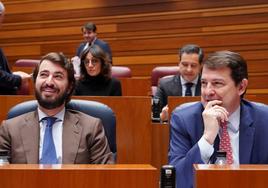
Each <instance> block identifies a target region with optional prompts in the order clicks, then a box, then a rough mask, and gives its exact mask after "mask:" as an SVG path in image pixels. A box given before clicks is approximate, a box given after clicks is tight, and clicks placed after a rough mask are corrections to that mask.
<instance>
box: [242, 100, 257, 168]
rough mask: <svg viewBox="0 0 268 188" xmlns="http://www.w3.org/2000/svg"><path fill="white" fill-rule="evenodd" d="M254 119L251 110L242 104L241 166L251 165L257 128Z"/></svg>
mask: <svg viewBox="0 0 268 188" xmlns="http://www.w3.org/2000/svg"><path fill="white" fill-rule="evenodd" d="M252 124H253V119H252V116H251V113H250V109H249V107H248V106H247V105H244V104H243V101H242V103H241V115H240V125H239V129H240V130H239V161H240V164H249V163H250V157H251V151H252V147H253V139H254V133H255V127H253V126H252Z"/></svg>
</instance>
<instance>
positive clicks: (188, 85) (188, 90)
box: [185, 82, 194, 96]
mask: <svg viewBox="0 0 268 188" xmlns="http://www.w3.org/2000/svg"><path fill="white" fill-rule="evenodd" d="M193 85H194V84H193V83H192V82H188V83H186V84H185V86H186V91H185V96H193V94H192V86H193Z"/></svg>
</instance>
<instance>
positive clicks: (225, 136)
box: [220, 122, 234, 164]
mask: <svg viewBox="0 0 268 188" xmlns="http://www.w3.org/2000/svg"><path fill="white" fill-rule="evenodd" d="M221 128H222V134H221V140H220V150H222V151H225V152H226V158H227V163H228V164H233V162H234V161H233V152H232V146H231V142H230V136H229V133H228V131H227V122H225V123H222V124H221Z"/></svg>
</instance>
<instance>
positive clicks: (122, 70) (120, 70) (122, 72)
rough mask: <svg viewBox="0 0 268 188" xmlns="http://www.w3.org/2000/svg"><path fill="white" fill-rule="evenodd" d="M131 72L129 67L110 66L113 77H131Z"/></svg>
mask: <svg viewBox="0 0 268 188" xmlns="http://www.w3.org/2000/svg"><path fill="white" fill-rule="evenodd" d="M131 76H132V73H131V70H130V68H129V67H126V66H112V77H115V78H131Z"/></svg>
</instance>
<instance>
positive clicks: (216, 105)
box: [205, 100, 229, 122]
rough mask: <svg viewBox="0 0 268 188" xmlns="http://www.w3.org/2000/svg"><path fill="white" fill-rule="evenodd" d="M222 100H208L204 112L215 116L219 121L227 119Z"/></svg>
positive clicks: (227, 115) (227, 113) (227, 114)
mask: <svg viewBox="0 0 268 188" xmlns="http://www.w3.org/2000/svg"><path fill="white" fill-rule="evenodd" d="M221 104H222V101H219V100H213V101H210V102H208V104H207V105H206V107H205V113H206V114H207V115H209V116H212V117H215V118H216V119H217V120H219V121H220V122H225V121H228V117H229V112H228V111H227V110H226V109H225V108H224V107H222V106H220V105H221Z"/></svg>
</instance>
